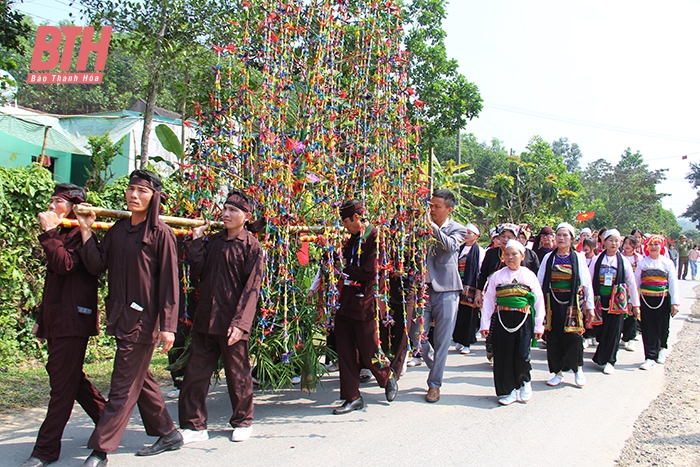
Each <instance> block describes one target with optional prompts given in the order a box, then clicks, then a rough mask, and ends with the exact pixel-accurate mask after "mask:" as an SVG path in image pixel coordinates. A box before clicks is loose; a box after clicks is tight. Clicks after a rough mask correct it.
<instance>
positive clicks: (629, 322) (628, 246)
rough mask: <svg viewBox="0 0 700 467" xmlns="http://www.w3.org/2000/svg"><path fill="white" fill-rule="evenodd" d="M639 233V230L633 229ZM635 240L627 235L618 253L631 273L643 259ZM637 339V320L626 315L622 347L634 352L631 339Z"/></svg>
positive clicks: (623, 325)
mask: <svg viewBox="0 0 700 467" xmlns="http://www.w3.org/2000/svg"><path fill="white" fill-rule="evenodd" d="M635 231H637V232H639V229H635V230H633V231H632V232H633V233H634V232H635ZM637 238H638V237H636V236H633V235H628V236H627V237H625V239H624V240H623V242H622V251H620V253H621V254H622V256H623V257H624V258H625V259H627V261H629V262H630V264H631V265H632V271H635V270H636V269H637V265H638V264H639V262H640V261H641V260H642V258H644V256H643V255H642V253H638V248H637V247H638V244H637ZM636 337H637V318H636V317H635V316H634V315H627V317H626V318H625V322H624V323H623V324H622V342H621V344H622V346H623V347H624V348H625V350H626V351H628V352H634V342H633V339H636Z"/></svg>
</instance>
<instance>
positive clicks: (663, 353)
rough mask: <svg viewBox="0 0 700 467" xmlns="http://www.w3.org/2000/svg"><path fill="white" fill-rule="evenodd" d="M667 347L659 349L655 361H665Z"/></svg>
mask: <svg viewBox="0 0 700 467" xmlns="http://www.w3.org/2000/svg"><path fill="white" fill-rule="evenodd" d="M667 353H668V349H661V350H659V357H658V358H657V359H656V363H666V354H667Z"/></svg>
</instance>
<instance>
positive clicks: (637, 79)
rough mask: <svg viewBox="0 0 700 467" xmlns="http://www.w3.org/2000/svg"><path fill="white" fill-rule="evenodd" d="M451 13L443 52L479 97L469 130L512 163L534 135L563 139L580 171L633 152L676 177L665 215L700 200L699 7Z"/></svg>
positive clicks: (575, 6)
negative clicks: (509, 155)
mask: <svg viewBox="0 0 700 467" xmlns="http://www.w3.org/2000/svg"><path fill="white" fill-rule="evenodd" d="M447 13H448V15H447V19H446V21H445V22H444V23H443V28H444V29H445V31H446V32H447V41H446V43H447V52H448V54H449V55H450V57H452V58H456V59H457V60H458V61H459V64H460V71H461V72H462V74H464V75H465V76H466V77H467V79H468V80H469V81H472V82H474V83H476V84H477V85H478V86H479V89H480V91H481V96H482V98H483V99H484V110H483V111H482V112H481V115H480V116H479V118H478V119H474V120H473V121H471V122H470V123H469V124H468V125H467V128H466V131H469V132H472V133H474V134H475V135H476V136H477V137H478V138H479V139H480V140H484V141H490V140H491V138H493V137H496V138H498V139H500V140H502V141H504V143H505V145H506V147H508V148H513V149H514V151H515V152H516V153H518V152H520V151H522V150H523V149H524V148H525V146H526V145H527V142H528V141H529V139H530V138H531V137H532V136H533V135H540V136H541V137H543V138H544V139H545V140H546V141H549V142H552V141H554V140H556V139H558V138H560V137H567V138H569V141H570V142H575V143H577V144H578V145H579V146H580V147H581V150H582V152H583V155H584V160H583V163H584V165H585V164H586V163H588V162H591V161H593V160H596V159H599V158H603V159H605V160H607V161H609V162H610V163H612V164H615V163H617V162H618V161H619V159H620V155H621V154H622V152H623V151H624V150H625V149H626V148H627V147H629V148H631V149H632V151H633V152H634V151H637V150H638V151H640V152H641V153H642V154H643V155H644V159H645V161H646V162H648V164H649V166H650V168H652V169H657V168H669V169H670V171H669V172H668V174H667V181H666V182H664V183H662V184H661V185H660V186H659V191H660V192H663V193H669V194H671V195H672V196H669V197H666V198H665V199H664V200H663V204H664V207H666V208H667V209H671V210H673V212H674V213H675V214H677V215H679V214H682V213H683V212H684V211H685V209H686V207H687V206H688V204H690V203H691V202H692V201H693V200H694V199H695V191H694V190H693V189H692V188H691V187H690V185H689V184H688V182H687V181H686V180H685V179H684V176H685V175H686V173H687V172H688V170H689V168H688V164H689V162H696V163H698V162H700V133H699V130H700V91H699V90H698V69H699V68H700V66H698V64H697V53H696V49H697V46H698V44H699V43H700V41H699V40H698V39H700V28H698V25H697V20H698V18H700V2H693V1H673V2H658V1H655V2H650V1H625V0H615V1H585V2H569V1H561V0H557V1H540V0H533V1H522V0H493V1H480V0H452V1H451V2H450V4H449V5H448V10H447ZM683 155H687V156H688V158H687V160H683V159H682V156H683Z"/></svg>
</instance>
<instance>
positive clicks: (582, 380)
mask: <svg viewBox="0 0 700 467" xmlns="http://www.w3.org/2000/svg"><path fill="white" fill-rule="evenodd" d="M574 383H576V386H578V387H580V388H582V387H584V386H585V385H586V375H584V374H583V368H579V369H578V371H577V372H576V373H574Z"/></svg>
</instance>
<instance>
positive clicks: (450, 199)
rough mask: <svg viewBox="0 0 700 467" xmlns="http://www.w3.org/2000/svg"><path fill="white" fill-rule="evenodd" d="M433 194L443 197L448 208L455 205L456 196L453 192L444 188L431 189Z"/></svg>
mask: <svg viewBox="0 0 700 467" xmlns="http://www.w3.org/2000/svg"><path fill="white" fill-rule="evenodd" d="M433 196H434V197H437V198H442V199H444V200H445V204H446V205H447V207H448V208H453V207H455V206H456V205H457V198H455V195H454V193H452V192H451V191H450V190H447V189H444V188H442V189H440V190H435V191H433Z"/></svg>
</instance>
